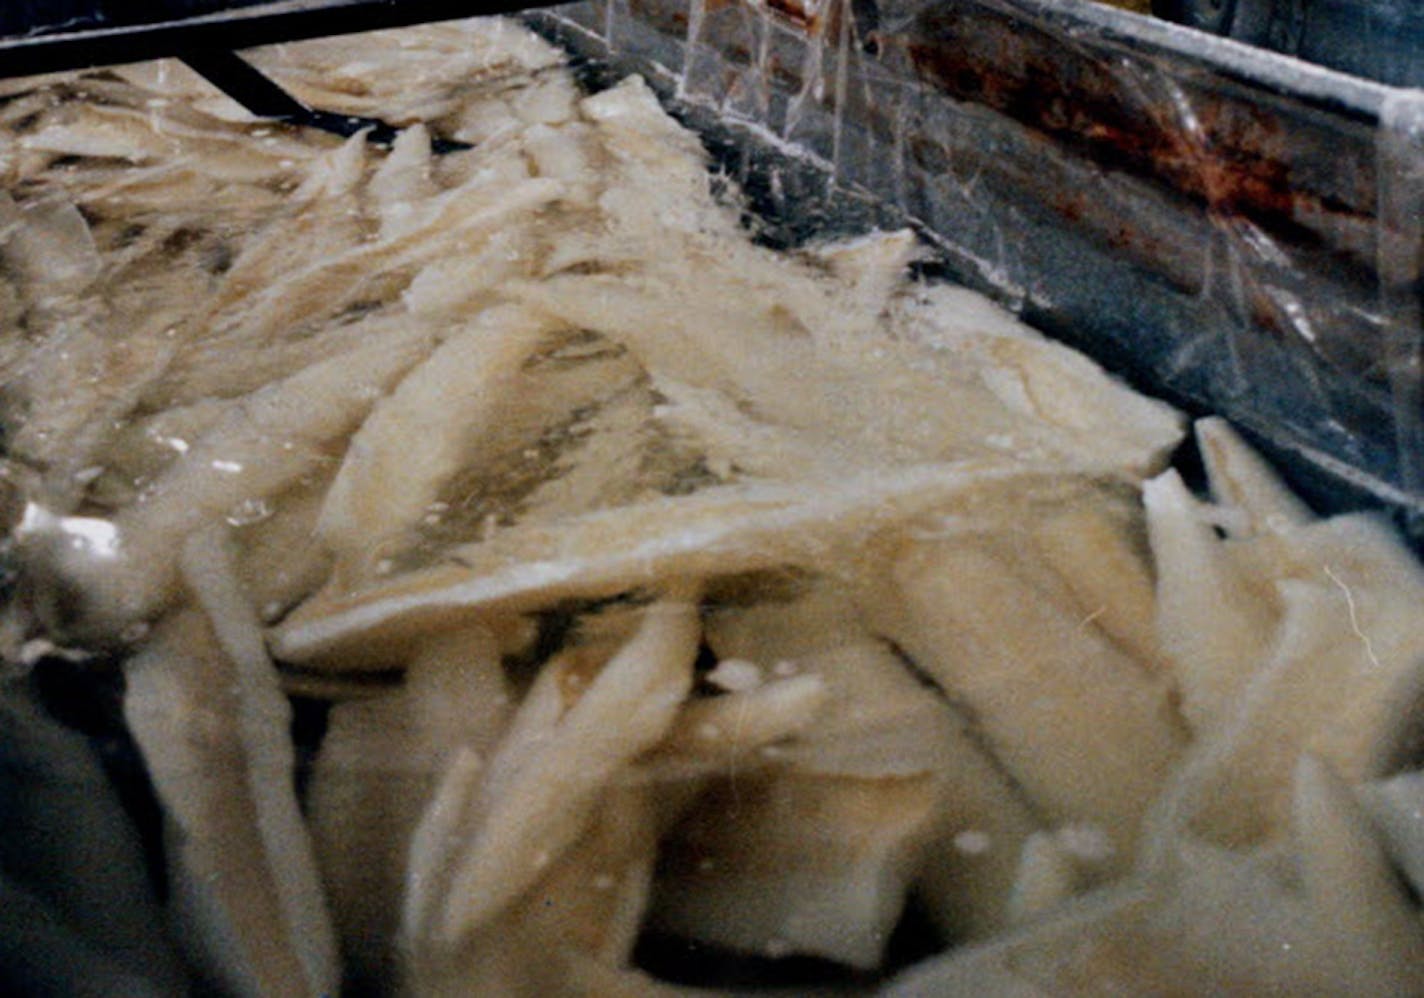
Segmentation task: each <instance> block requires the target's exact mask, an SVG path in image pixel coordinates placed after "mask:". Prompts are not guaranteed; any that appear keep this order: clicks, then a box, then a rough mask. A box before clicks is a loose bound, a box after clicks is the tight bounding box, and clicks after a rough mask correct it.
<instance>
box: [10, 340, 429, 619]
mask: <svg viewBox="0 0 1424 998" xmlns="http://www.w3.org/2000/svg"><path fill="white" fill-rule="evenodd" d="M429 347H430V337H429V334H428V333H427V332H426V331H425V330H424V329H419V328H417V329H415V330H411V331H406V332H404V333H397V334H395V335H392V336H391V337H389V338H387V339H385V340H383V341H380V342H375V343H370V344H368V345H366V346H363V347H359V348H357V349H355V350H353V351H351V352H350V353H348V354H346V355H344V356H340V357H338V358H335V359H333V360H330V361H325V362H323V363H320V364H316V365H313V366H312V367H310V368H307V369H306V370H303V371H301V372H300V373H298V374H296V375H293V376H292V377H291V378H289V379H287V380H286V381H282V382H278V383H276V384H273V385H270V386H268V387H266V388H264V389H261V390H259V391H258V392H256V393H254V394H253V395H252V396H250V397H248V398H247V399H245V400H243V402H242V404H240V405H238V406H236V407H234V408H233V409H232V410H231V411H230V412H228V413H227V414H225V415H224V416H223V418H221V419H220V420H219V421H218V422H217V423H215V424H214V425H213V426H212V427H211V428H210V429H209V430H208V431H207V432H206V433H205V434H204V435H203V436H202V437H201V438H200V439H198V440H197V441H195V442H194V443H193V445H192V447H191V448H190V449H189V450H188V451H187V452H186V453H185V454H183V455H182V457H181V459H179V460H178V461H175V462H174V463H173V464H172V465H170V466H169V468H168V469H167V470H166V471H165V472H164V473H163V475H162V476H160V477H159V479H158V480H157V481H156V482H154V484H153V486H152V488H151V489H150V490H149V491H147V492H146V493H145V495H144V496H143V497H142V498H141V499H140V500H139V501H138V502H136V503H135V504H134V505H132V506H129V507H127V508H125V509H124V510H122V511H121V512H120V513H119V514H118V515H117V516H115V518H114V523H115V526H116V527H117V530H118V537H119V541H118V554H117V557H116V558H101V559H97V560H95V561H93V562H91V563H89V564H85V563H83V562H80V563H77V564H75V563H65V564H61V565H60V566H58V567H59V570H60V571H61V572H62V573H63V574H62V575H61V576H60V577H59V578H56V579H52V580H50V581H49V582H48V583H47V584H48V585H52V586H59V587H63V586H66V585H73V584H76V583H77V584H79V585H82V586H83V587H84V589H83V592H84V603H83V606H82V608H81V612H80V615H79V617H78V618H77V619H75V620H72V621H66V622H65V625H64V626H66V627H68V628H71V629H72V630H73V632H74V633H75V634H76V635H83V636H85V637H87V638H89V639H91V640H98V641H100V642H112V641H114V640H115V639H116V638H118V637H119V636H120V634H121V633H122V632H123V630H124V629H125V628H126V627H127V626H129V625H131V624H132V623H134V622H135V621H142V620H143V619H144V618H146V617H147V616H149V615H150V614H152V613H154V612H155V611H157V610H159V609H161V608H162V607H163V606H164V605H165V604H166V603H168V602H169V601H170V600H171V599H172V598H173V596H174V584H175V581H176V564H175V556H176V553H177V552H176V548H177V547H178V546H179V545H180V544H181V543H182V541H183V538H184V537H185V536H186V535H187V534H188V533H190V532H191V531H193V530H196V529H198V528H200V527H202V526H204V525H205V524H208V523H210V522H212V521H214V520H216V519H219V518H221V517H222V516H223V515H224V514H226V513H227V512H228V511H229V510H231V509H233V508H234V507H236V506H238V505H240V504H241V503H243V502H248V501H252V500H258V499H263V498H266V497H268V496H271V495H274V494H275V493H278V492H280V491H282V490H283V489H285V488H286V487H287V486H289V485H291V484H292V483H294V482H296V481H297V480H299V479H300V478H301V477H302V476H303V475H305V474H307V473H309V472H310V471H312V470H313V469H315V468H317V467H319V466H320V465H321V464H322V463H323V461H324V460H325V455H324V454H323V451H322V448H323V447H324V446H326V445H327V444H329V443H330V442H331V441H333V440H338V439H340V438H341V437H343V436H345V435H346V434H348V433H350V432H351V430H352V429H354V428H355V427H356V426H357V425H358V424H359V423H360V421H361V420H362V419H364V418H365V416H366V414H367V412H369V410H370V408H371V406H372V405H373V404H374V403H375V401H376V400H377V399H378V398H379V397H380V396H381V395H382V394H384V393H385V392H386V391H387V390H389V388H390V387H391V385H392V383H393V382H394V381H395V380H396V379H397V378H398V377H399V376H400V375H401V374H402V373H403V372H404V371H405V370H406V369H408V368H409V367H410V366H411V365H412V364H414V363H416V362H417V361H418V360H419V359H420V358H421V357H422V356H424V355H425V353H426V352H427V351H428V350H429ZM37 567H38V568H39V569H40V570H41V571H43V566H37ZM70 573H73V574H72V575H71V574H70ZM75 576H78V578H76V577H75Z"/></svg>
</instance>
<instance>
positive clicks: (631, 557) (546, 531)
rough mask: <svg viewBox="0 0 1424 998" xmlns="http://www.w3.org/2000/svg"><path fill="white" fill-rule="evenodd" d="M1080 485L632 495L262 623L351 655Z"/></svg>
mask: <svg viewBox="0 0 1424 998" xmlns="http://www.w3.org/2000/svg"><path fill="white" fill-rule="evenodd" d="M1083 487H1084V485H1083V483H1082V482H1081V481H1080V480H1075V479H1074V478H1073V477H1072V476H1064V475H1056V474H1053V473H1051V472H1043V471H1028V470H1020V469H1016V468H1013V467H1011V466H1010V467H1004V466H996V465H992V464H989V465H986V464H972V463H971V464H966V465H935V466H928V467H918V468H909V469H907V470H904V471H900V472H897V473H894V474H887V475H875V476H861V477H858V478H847V479H845V480H842V481H836V482H821V483H816V485H815V487H814V488H812V487H810V483H805V484H797V485H770V484H768V485H747V486H724V487H718V488H710V489H705V490H703V491H701V492H698V493H695V494H693V495H689V496H679V497H668V498H658V499H653V500H650V501H647V502H642V503H632V504H629V505H626V506H622V507H619V508H616V509H611V510H606V511H598V512H594V513H588V514H584V515H582V516H578V517H571V518H569V519H567V520H564V521H559V522H555V523H553V524H549V525H534V526H530V527H522V528H521V527H516V528H512V529H510V530H507V531H498V532H496V533H495V535H494V536H493V538H492V539H491V540H489V541H487V542H485V543H483V544H472V545H468V546H465V547H462V548H457V549H455V550H453V551H451V552H450V553H449V555H448V556H447V558H446V563H445V564H441V565H437V566H436V567H433V568H430V569H425V570H421V571H416V572H411V573H408V574H406V575H403V576H396V577H394V578H392V579H391V580H390V581H384V582H379V583H376V584H374V585H372V586H369V587H367V588H366V589H364V590H362V591H358V592H356V593H354V594H351V595H345V596H330V597H322V598H319V599H316V600H313V601H311V602H309V603H307V604H305V605H303V606H302V607H300V608H298V609H297V610H296V611H295V612H294V613H293V614H292V615H291V617H290V618H288V620H286V621H285V622H284V623H283V624H282V625H281V626H280V627H278V628H277V629H275V630H274V632H273V634H272V642H273V648H274V651H275V653H276V654H277V656H278V657H279V658H282V659H284V660H290V661H298V662H301V661H309V660H313V659H320V660H325V661H333V662H347V663H355V662H359V660H360V657H361V654H360V653H361V651H362V649H363V648H367V649H369V648H375V647H376V646H378V645H379V644H381V643H388V642H390V641H400V640H405V639H406V638H408V637H409V636H410V635H413V634H417V633H424V632H428V631H429V630H431V629H433V628H439V627H444V626H449V624H450V623H452V622H455V621H460V620H469V619H478V618H481V617H484V616H488V615H489V614H491V613H507V612H510V611H519V610H525V609H533V608H536V607H538V606H540V605H547V604H548V603H550V602H552V601H555V600H558V599H561V598H567V597H570V596H580V597H590V596H600V595H610V594H613V593H617V592H620V591H623V590H627V589H634V588H639V587H642V586H645V585H647V584H649V583H651V582H653V581H655V580H657V579H665V578H675V577H678V576H688V577H700V576H706V575H715V574H728V573H734V572H744V571H748V570H752V569H757V568H767V567H780V566H784V565H798V564H799V565H817V564H823V565H826V566H827V567H833V559H834V557H835V556H836V555H837V554H839V553H840V550H841V549H840V548H839V546H838V545H839V544H840V543H846V542H856V543H861V542H863V541H864V540H865V538H866V537H867V536H872V535H873V534H874V533H875V532H876V531H877V530H878V529H882V528H884V527H888V526H891V525H893V524H896V523H898V522H903V521H905V520H907V519H911V518H913V517H915V516H918V515H923V514H925V513H928V512H931V511H935V512H943V513H944V514H945V515H946V516H948V517H949V518H950V519H951V520H952V519H953V516H952V515H951V514H953V513H956V512H957V513H962V514H964V515H966V516H967V517H970V518H972V517H974V516H984V517H993V518H996V519H997V518H999V517H1001V516H1003V515H1004V510H1005V508H1006V507H1007V506H1011V505H1012V504H1014V503H1016V502H1018V501H1019V500H1020V499H1023V498H1025V497H1026V496H1032V497H1036V498H1043V497H1046V496H1048V495H1051V494H1054V493H1057V492H1059V491H1060V490H1063V489H1066V490H1069V491H1076V490H1079V489H1082V488H1083ZM995 497H997V499H998V501H997V502H996V501H994V500H995ZM951 529H953V527H952V526H951Z"/></svg>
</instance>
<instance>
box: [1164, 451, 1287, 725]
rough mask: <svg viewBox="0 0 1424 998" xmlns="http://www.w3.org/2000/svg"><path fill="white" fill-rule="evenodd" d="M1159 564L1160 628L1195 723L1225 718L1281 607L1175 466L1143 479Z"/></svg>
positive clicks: (1259, 659) (1186, 711)
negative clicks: (1219, 532) (1220, 535)
mask: <svg viewBox="0 0 1424 998" xmlns="http://www.w3.org/2000/svg"><path fill="white" fill-rule="evenodd" d="M1143 505H1144V507H1145V508H1146V511H1147V527H1148V532H1149V535H1150V537H1151V543H1152V556H1153V558H1154V560H1155V562H1156V567H1157V631H1158V641H1159V642H1160V645H1161V648H1162V650H1163V652H1164V653H1165V654H1166V655H1167V657H1168V659H1169V660H1170V661H1171V663H1172V666H1173V670H1174V672H1175V674H1176V677H1177V682H1178V684H1179V689H1180V694H1181V710H1182V714H1183V716H1184V717H1185V718H1186V720H1187V723H1188V724H1189V725H1190V726H1191V728H1192V730H1193V731H1194V732H1196V733H1198V734H1201V735H1203V736H1205V735H1210V734H1212V733H1214V732H1216V731H1218V730H1219V729H1220V727H1221V726H1222V725H1223V724H1224V723H1226V720H1227V718H1228V717H1229V715H1230V712H1231V710H1232V709H1233V707H1234V706H1235V702H1236V697H1237V696H1238V695H1239V694H1240V692H1241V690H1242V688H1243V687H1244V686H1245V684H1246V682H1247V680H1248V679H1249V678H1250V676H1251V674H1252V673H1253V672H1254V671H1255V670H1256V669H1257V668H1258V667H1259V665H1260V664H1261V663H1262V662H1263V661H1264V660H1265V657H1266V655H1267V653H1268V651H1269V649H1270V646H1271V641H1272V639H1273V637H1274V635H1275V630H1276V624H1277V621H1278V619H1279V614H1280V610H1279V607H1278V606H1277V605H1276V599H1277V597H1276V594H1275V593H1274V592H1273V591H1272V589H1271V586H1270V584H1269V583H1268V582H1265V581H1264V580H1262V579H1259V578H1253V577H1252V574H1251V573H1250V571H1249V566H1247V565H1243V564H1242V561H1243V558H1242V556H1241V555H1240V554H1239V553H1238V548H1236V547H1234V546H1231V545H1227V544H1223V543H1222V542H1221V541H1220V540H1219V539H1218V538H1217V536H1216V533H1215V530H1214V529H1213V526H1212V524H1211V522H1210V521H1209V519H1208V517H1207V511H1206V510H1205V509H1204V508H1203V506H1202V504H1201V503H1199V502H1198V501H1197V500H1196V499H1194V498H1192V496H1191V495H1190V494H1189V493H1188V492H1187V489H1186V486H1185V485H1184V484H1183V483H1182V480H1181V476H1179V475H1178V474H1177V472H1176V471H1167V472H1164V473H1163V474H1162V475H1160V476H1159V477H1157V478H1154V479H1152V480H1151V481H1149V482H1147V483H1146V484H1145V485H1144V486H1143Z"/></svg>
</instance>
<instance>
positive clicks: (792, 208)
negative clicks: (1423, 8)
mask: <svg viewBox="0 0 1424 998" xmlns="http://www.w3.org/2000/svg"><path fill="white" fill-rule="evenodd" d="M526 19H527V20H529V21H530V23H532V24H533V25H534V26H535V27H537V28H539V29H541V30H543V31H544V32H545V33H547V34H550V35H553V36H554V37H556V38H557V40H558V41H559V42H560V43H561V44H564V45H565V46H566V47H569V48H571V49H573V50H575V51H577V52H580V53H582V54H585V55H588V56H590V57H593V58H595V59H598V60H600V61H605V62H607V63H608V64H609V65H611V67H612V68H613V70H614V71H615V72H619V73H625V72H630V71H636V72H640V73H642V74H643V75H644V76H645V77H647V78H648V80H649V82H650V83H652V84H653V85H654V86H655V87H656V88H658V89H660V90H661V91H662V92H663V93H664V95H665V96H668V97H670V98H673V99H674V102H675V104H676V105H677V106H678V107H679V108H680V109H681V113H683V114H684V115H685V116H686V117H687V118H688V120H689V122H690V123H691V124H693V125H694V127H697V128H699V129H700V130H701V131H703V133H704V134H706V135H708V136H709V138H710V141H711V143H712V144H713V145H714V146H717V147H718V148H720V149H722V150H724V151H727V152H729V153H730V160H729V162H731V163H732V166H731V167H730V168H731V169H733V170H735V171H736V172H737V174H738V179H739V180H742V181H743V182H745V183H747V184H748V185H749V186H750V187H751V188H752V190H753V193H754V195H755V196H756V199H757V201H758V208H759V209H760V208H766V209H769V216H770V218H771V219H772V228H773V230H774V234H779V235H780V236H781V237H783V238H784V239H785V240H787V241H795V240H796V239H804V238H814V237H815V235H816V234H817V233H818V232H819V231H828V230H829V231H834V230H837V229H843V228H845V227H848V226H851V225H854V224H857V223H860V222H863V221H864V220H865V219H873V220H875V221H876V222H877V223H878V224H882V225H892V224H904V223H906V222H909V223H913V224H915V225H916V226H918V227H919V228H920V229H921V231H922V232H924V233H925V235H926V236H927V238H929V239H930V240H931V241H932V242H933V243H934V244H936V245H937V247H938V248H939V250H940V251H941V254H942V260H943V266H944V267H945V269H946V270H947V271H948V273H949V275H950V276H952V277H953V278H955V279H957V280H961V281H964V282H965V283H968V284H970V285H971V286H975V287H979V288H981V289H986V290H989V291H991V292H992V293H994V294H995V295H996V296H998V297H999V298H1000V299H1002V300H1004V301H1006V302H1008V303H1010V304H1011V305H1013V306H1015V307H1017V308H1018V309H1019V310H1021V311H1022V312H1023V313H1024V315H1025V317H1026V318H1027V319H1028V320H1029V321H1031V322H1033V323H1034V324H1036V325H1038V326H1040V327H1041V328H1044V329H1046V330H1048V331H1049V332H1051V333H1053V334H1055V335H1056V336H1058V337H1059V338H1061V339H1064V340H1066V341H1068V342H1070V343H1072V344H1073V345H1075V346H1078V347H1079V348H1081V349H1084V350H1085V351H1087V352H1088V353H1090V354H1092V355H1093V356H1095V357H1096V358H1098V359H1099V360H1100V361H1102V362H1104V363H1105V364H1107V365H1108V366H1109V367H1111V368H1112V369H1114V370H1116V371H1118V372H1119V373H1121V374H1123V375H1124V376H1126V377H1128V378H1129V379H1131V380H1132V381H1134V382H1135V383H1137V384H1138V385H1140V386H1142V387H1144V388H1145V389H1147V390H1149V391H1152V392H1154V393H1157V394H1160V395H1163V396H1165V397H1167V398H1169V399H1172V400H1173V401H1175V402H1177V403H1179V404H1182V405H1184V406H1185V407H1187V408H1188V409H1190V410H1193V411H1196V412H1205V411H1212V412H1216V413H1220V414H1222V415H1224V416H1226V417H1228V418H1230V419H1231V420H1233V421H1234V422H1235V423H1236V424H1237V425H1238V426H1240V427H1241V428H1242V429H1243V430H1244V431H1246V432H1247V434H1248V436H1250V437H1252V438H1253V439H1254V441H1255V442H1256V443H1257V444H1258V445H1259V446H1261V447H1263V448H1264V449H1265V450H1266V451H1267V452H1268V453H1270V454H1271V456H1272V457H1273V458H1274V459H1275V460H1276V461H1277V462H1278V463H1280V464H1281V465H1282V466H1283V467H1284V468H1285V470H1286V472H1287V474H1288V476H1289V477H1290V478H1291V479H1292V482H1293V484H1294V485H1295V487H1296V488H1297V489H1299V490H1301V491H1302V492H1303V493H1305V494H1306V495H1307V496H1308V497H1309V498H1310V499H1311V500H1312V501H1313V502H1315V503H1316V504H1317V505H1318V506H1320V507H1321V508H1322V509H1325V510H1331V511H1334V510H1340V509H1344V508H1351V507H1358V506H1362V505H1376V504H1385V505H1387V506H1389V507H1391V508H1393V509H1394V510H1396V511H1397V512H1398V513H1399V514H1400V515H1401V519H1402V520H1404V521H1405V523H1406V524H1407V525H1409V526H1410V527H1411V528H1412V531H1411V532H1412V533H1413V536H1414V537H1415V539H1416V541H1417V540H1418V539H1419V538H1420V533H1419V524H1420V522H1421V516H1424V469H1421V464H1424V449H1421V445H1424V427H1421V423H1420V393H1421V389H1420V379H1421V368H1420V350H1421V347H1420V341H1421V330H1420V311H1419V294H1420V262H1419V260H1420V244H1421V232H1420V226H1421V222H1420V218H1421V211H1420V206H1421V203H1424V201H1421V198H1424V193H1421V192H1424V186H1421V177H1424V127H1422V126H1421V123H1424V116H1421V113H1420V110H1419V108H1420V106H1421V105H1420V103H1419V101H1420V100H1421V98H1420V96H1419V95H1418V94H1416V93H1413V92H1409V91H1403V90H1398V89H1393V88H1390V87H1386V86H1383V85H1380V84H1377V83H1373V82H1370V81H1366V80H1361V79H1357V78H1354V77H1350V76H1346V75H1343V74H1339V73H1335V72H1332V71H1329V70H1325V69H1321V68H1319V67H1316V66H1312V65H1308V64H1305V63H1302V62H1299V61H1297V60H1294V59H1291V58H1288V57H1284V56H1280V55H1277V54H1275V53H1271V52H1265V51H1261V50H1256V49H1251V48H1248V47H1246V46H1244V45H1241V44H1238V43H1235V42H1232V41H1229V40H1224V39H1220V38H1216V37H1214V36H1210V35H1206V34H1202V33H1200V32H1197V31H1194V30H1190V29H1187V28H1183V27H1180V26H1177V25H1172V24H1167V23H1165V22H1159V21H1154V20H1151V19H1149V18H1144V17H1140V16H1136V15H1132V14H1128V13H1125V12H1122V11H1118V10H1114V9H1111V8H1107V7H1103V6H1099V5H1096V4H1092V3H1088V2H1082V0H1059V2H1056V3H1052V4H1047V3H1042V2H1034V0H887V2H884V3H881V4H879V5H878V6H877V5H875V4H874V3H873V2H872V0H821V2H816V0H760V2H758V0H692V2H691V4H690V5H689V3H688V2H687V0H598V2H592V3H583V4H576V5H570V6H567V7H560V8H553V9H551V10H548V11H542V12H531V13H530V14H527V15H526Z"/></svg>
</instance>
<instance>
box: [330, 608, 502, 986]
mask: <svg viewBox="0 0 1424 998" xmlns="http://www.w3.org/2000/svg"><path fill="white" fill-rule="evenodd" d="M513 707H514V698H513V694H512V691H511V690H510V689H509V688H508V684H507V683H506V680H505V678H504V673H503V670H502V669H501V666H500V662H499V646H498V643H497V641H496V639H495V637H494V635H492V634H491V633H489V632H488V631H486V630H485V629H483V628H472V629H469V630H465V631H457V632H452V633H450V634H449V635H446V636H443V637H441V638H437V639H433V640H431V641H427V642H424V643H423V644H422V646H421V648H420V649H419V650H418V651H417V652H416V653H415V654H414V657H413V659H412V661H411V663H410V666H409V667H408V668H407V670H406V673H405V680H404V682H403V683H402V685H401V686H400V688H399V689H397V690H395V691H393V692H391V693H389V694H385V695H380V696H372V697H370V698H368V699H364V700H355V701H348V702H345V703H339V704H336V705H334V706H332V708H331V712H330V714H329V716H328V721H327V731H326V736H325V737H324V738H323V740H322V746H321V754H320V755H319V756H318V758H317V763H316V767H315V770H314V772H313V775H312V779H311V787H310V791H309V795H310V796H309V803H308V812H309V815H310V819H309V820H310V823H311V827H312V835H313V839H314V842H315V847H316V855H317V860H318V863H319V865H320V868H321V873H322V880H323V883H324V885H325V888H326V892H327V896H328V897H329V898H330V902H331V907H332V914H333V918H334V920H335V923H336V927H337V930H338V932H339V934H340V938H341V943H342V950H343V954H344V956H345V959H346V966H347V975H348V979H349V980H350V981H351V982H354V983H355V984H357V985H358V986H366V987H378V986H381V985H382V982H385V983H387V984H388V983H389V982H391V981H392V980H395V979H396V976H397V971H398V967H399V960H398V950H397V946H396V935H397V931H398V929H399V919H400V909H401V904H402V903H403V900H404V897H405V884H406V879H407V873H408V870H407V857H408V854H409V852H410V848H411V838H412V835H413V833H414V831H415V827H416V824H417V823H418V821H419V820H420V816H421V814H422V813H423V812H424V811H425V809H426V807H427V806H428V805H429V803H430V800H431V798H432V797H433V795H434V792H435V788H436V782H437V779H438V777H439V774H440V773H441V771H442V770H444V769H445V767H446V766H447V765H448V764H449V762H450V760H451V759H452V758H453V756H454V754H455V753H456V752H457V751H464V752H470V753H473V754H474V755H475V756H478V757H483V756H485V755H487V753H488V752H489V750H490V749H491V747H492V746H493V745H494V744H495V743H496V741H497V740H498V739H499V737H500V735H501V734H502V732H503V730H504V727H505V725H506V723H507V722H508V717H509V714H510V713H511V711H512V710H513Z"/></svg>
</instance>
